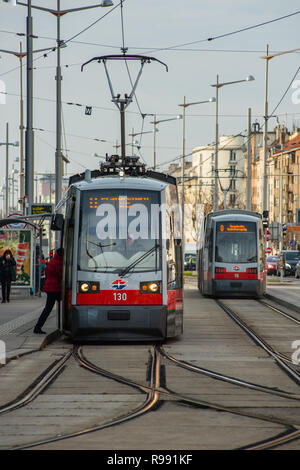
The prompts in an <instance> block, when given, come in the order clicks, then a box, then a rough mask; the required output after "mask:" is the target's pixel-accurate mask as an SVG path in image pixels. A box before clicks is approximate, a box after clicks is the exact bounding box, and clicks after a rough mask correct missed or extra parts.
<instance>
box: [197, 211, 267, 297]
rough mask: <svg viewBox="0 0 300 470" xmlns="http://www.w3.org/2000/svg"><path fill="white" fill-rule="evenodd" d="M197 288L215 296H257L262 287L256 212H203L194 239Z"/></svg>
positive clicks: (261, 248) (261, 236)
mask: <svg viewBox="0 0 300 470" xmlns="http://www.w3.org/2000/svg"><path fill="white" fill-rule="evenodd" d="M197 268H198V287H199V290H200V291H201V293H202V294H204V295H211V296H216V297H222V296H237V297H239V296H253V297H261V296H263V295H264V293H265V289H266V270H265V252H264V234H263V225H262V217H261V215H260V214H259V213H257V212H250V211H244V210H223V211H216V212H212V213H209V214H207V215H206V216H205V217H204V219H203V224H202V227H201V230H200V233H199V238H198V252H197Z"/></svg>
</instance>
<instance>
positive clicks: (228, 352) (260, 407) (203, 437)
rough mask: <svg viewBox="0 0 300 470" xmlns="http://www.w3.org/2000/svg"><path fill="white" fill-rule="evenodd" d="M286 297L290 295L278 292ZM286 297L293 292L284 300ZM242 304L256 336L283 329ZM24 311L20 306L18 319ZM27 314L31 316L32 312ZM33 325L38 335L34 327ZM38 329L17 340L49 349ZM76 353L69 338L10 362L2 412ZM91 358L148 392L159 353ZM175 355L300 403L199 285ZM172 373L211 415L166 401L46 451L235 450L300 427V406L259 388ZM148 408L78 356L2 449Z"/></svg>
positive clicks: (8, 423)
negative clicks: (149, 370) (69, 354)
mask: <svg viewBox="0 0 300 470" xmlns="http://www.w3.org/2000/svg"><path fill="white" fill-rule="evenodd" d="M278 288H279V289H280V288H281V286H277V289H278ZM285 288H286V286H283V290H282V294H283V293H284V291H285ZM30 302H32V304H31V307H32V309H33V312H34V311H37V310H38V306H39V305H41V306H42V304H43V299H31V301H30ZM240 302H241V307H242V308H243V309H244V310H243V315H244V316H249V315H251V317H252V321H253V322H254V327H255V328H256V327H257V326H258V327H259V328H263V329H264V328H267V329H268V325H270V326H272V327H273V328H276V327H277V323H278V321H277V317H276V316H274V314H273V313H272V312H269V313H266V312H265V311H264V313H263V314H260V311H261V312H263V310H259V309H258V308H255V309H253V307H251V306H250V307H247V305H248V302H247V301H245V302H242V301H240ZM251 302H252V303H253V302H254V301H251ZM17 305H18V304H17V303H15V307H14V308H15V310H14V312H15V314H16V312H17ZM14 308H13V309H14ZM35 308H36V310H35ZM260 308H262V307H260ZM33 312H32V313H33ZM27 313H28V314H29V313H30V309H29V310H27ZM27 313H26V314H27ZM6 319H7V318H6ZM262 320H263V324H262V323H261V322H262ZM283 321H285V320H283ZM31 322H32V325H31V327H32V326H33V323H34V321H33V320H31ZM51 322H53V323H51ZM6 323H7V322H6ZM4 326H5V323H3V324H2V329H3V328H4ZM31 327H30V328H29V327H28V325H23V326H20V327H19V329H20V333H19V335H16V337H17V336H20V337H22V338H23V340H24V338H25V339H27V340H29V339H30V338H34V340H36V341H37V340H39V341H40V339H39V338H35V337H34V336H33V335H32V333H31V331H32V329H31ZM54 328H55V319H54V318H52V319H51V320H49V323H47V324H46V325H45V329H46V330H47V329H48V331H49V332H50V331H51V330H53V329H54ZM262 331H264V330H262ZM272 331H274V330H272ZM276 331H277V330H276ZM12 332H13V331H11V333H12ZM281 332H282V328H279V331H278V334H281ZM7 336H8V335H7ZM285 336H286V337H287V338H288V337H289V335H285ZM2 337H3V336H2ZM288 339H289V338H288ZM289 343H290V341H289ZM278 344H279V343H278ZM69 347H70V344H69V343H68V342H67V341H66V340H64V339H63V338H61V339H59V340H58V341H56V342H54V343H53V344H51V345H49V346H48V347H46V348H45V349H43V350H42V351H40V352H38V353H34V354H29V355H26V356H24V357H22V359H21V360H17V361H10V362H9V363H8V364H7V366H6V367H4V368H1V369H0V397H1V403H0V404H4V403H7V402H8V401H9V400H10V399H12V398H13V397H14V396H17V395H18V393H20V392H21V391H23V390H24V389H25V388H26V387H28V386H29V385H30V384H31V382H32V381H33V380H34V379H36V377H38V375H39V374H40V373H41V371H42V370H45V369H46V368H47V367H48V366H49V365H50V364H52V363H53V361H55V360H57V358H58V357H60V356H61V355H62V354H64V353H65V352H66V351H67V350H68V349H69ZM83 349H84V352H85V355H86V357H87V358H88V359H89V360H90V361H91V362H92V363H95V364H97V365H98V367H101V368H103V369H106V370H109V371H111V372H112V373H114V374H117V375H121V376H124V377H127V378H129V379H131V380H134V381H137V382H139V383H142V384H147V374H146V371H147V364H148V363H149V354H150V353H151V351H152V352H153V347H152V345H146V346H145V345H97V346H84V347H83ZM165 350H166V352H167V353H169V354H170V355H171V356H174V357H176V358H177V359H179V360H181V361H185V362H189V363H191V364H194V365H196V366H198V367H202V368H204V369H206V370H208V369H209V370H212V371H214V372H218V373H221V372H222V373H225V374H226V375H228V376H231V377H237V378H239V379H243V380H248V381H251V382H253V383H257V384H260V385H262V386H266V387H269V388H270V390H272V391H273V390H274V391H275V392H276V390H277V389H280V390H283V391H285V392H287V393H292V394H296V395H298V394H299V387H298V384H296V383H295V382H293V381H292V380H291V379H290V377H288V376H287V375H286V374H284V373H283V371H282V370H281V368H279V367H278V366H277V365H276V364H275V362H274V361H273V359H272V358H270V357H269V356H268V354H267V353H266V352H265V351H264V350H262V349H261V348H259V347H258V346H257V345H256V344H255V343H254V342H253V341H252V340H251V338H250V337H249V336H248V335H247V334H246V333H244V332H242V331H241V330H240V328H239V327H238V326H237V325H236V324H235V323H234V322H233V321H232V320H231V319H230V318H229V317H228V316H227V315H226V314H224V312H223V311H222V310H221V309H220V308H219V307H218V306H216V304H215V302H214V301H213V300H212V299H209V298H202V297H201V296H200V294H199V292H198V290H197V289H196V288H195V285H194V286H193V285H191V283H189V284H188V283H187V284H186V289H185V328H184V334H183V335H182V337H180V338H178V339H174V340H172V341H168V342H167V344H166V345H165ZM162 365H164V366H165V367H166V372H165V378H166V382H165V386H166V387H167V389H168V390H170V391H173V392H176V393H177V394H179V395H182V396H185V397H188V398H189V399H191V400H195V401H197V402H199V403H203V406H201V407H193V406H190V405H188V404H187V403H186V404H184V403H180V402H178V400H176V399H175V397H173V396H168V395H165V394H164V393H163V392H162V393H161V394H160V402H159V406H158V407H157V408H156V409H155V410H153V411H151V412H150V413H147V414H145V415H143V416H140V417H139V418H137V419H134V420H131V421H128V422H126V423H123V424H122V425H118V426H113V427H109V428H107V429H102V430H101V431H96V432H92V433H91V432H87V433H85V434H84V435H81V436H80V437H79V436H78V437H76V438H72V439H66V440H60V441H58V442H55V443H48V444H45V445H42V446H38V447H36V448H38V449H42V448H44V449H49V450H50V449H70V450H74V449H85V450H87V449H99V450H100V449H102V450H103V449H104V450H106V449H114V450H115V451H120V450H122V449H123V450H125V449H135V450H142V449H150V450H151V449H192V450H199V449H202V450H217V449H235V448H239V447H240V446H243V445H247V444H249V443H253V442H257V441H262V440H264V439H269V438H270V437H273V436H277V435H279V434H281V433H282V432H284V431H285V429H286V427H285V425H282V424H281V422H280V420H285V421H287V422H292V423H294V422H296V424H297V425H298V426H299V425H300V421H299V419H300V418H299V416H300V415H299V406H300V405H299V400H298V399H297V400H294V399H286V398H282V397H281V396H278V395H277V394H276V393H266V392H262V391H259V392H257V391H253V390H252V389H251V388H249V387H241V386H237V385H235V384H232V383H225V382H224V381H221V380H215V379H214V378H211V377H210V376H207V375H206V374H202V373H201V374H199V373H197V374H196V373H192V372H191V371H187V370H185V369H182V368H178V367H177V366H175V365H173V364H172V363H170V362H169V361H167V360H165V361H164V360H163V361H162ZM12 391H13V392H12ZM144 400H145V395H143V394H141V393H140V392H139V391H138V390H136V389H134V388H131V387H128V386H127V385H125V384H123V383H118V382H116V381H114V380H111V379H108V378H106V377H102V376H98V375H96V374H91V373H90V372H89V371H87V370H84V369H83V368H82V367H80V366H79V364H78V363H76V361H75V359H74V358H73V357H72V358H71V359H70V361H69V362H68V364H67V366H66V368H65V370H64V371H63V372H62V373H61V374H60V375H59V376H58V378H57V379H56V380H55V381H54V382H53V383H52V384H51V385H50V386H49V387H48V388H47V389H46V390H45V391H44V392H43V393H42V394H41V395H39V396H38V397H37V398H36V399H35V400H34V401H33V402H32V403H30V404H29V405H27V406H26V407H24V408H20V409H19V410H16V411H13V412H11V413H7V414H5V415H3V416H1V417H0V423H1V424H2V426H1V427H0V447H2V448H3V449H5V448H11V447H12V446H13V445H17V444H21V443H26V442H37V441H38V440H40V439H47V438H48V437H49V436H50V437H51V436H55V435H57V434H65V433H68V432H71V431H76V430H82V429H89V428H90V427H93V426H95V425H101V424H103V423H105V422H107V421H110V420H111V419H113V418H115V417H119V416H121V415H123V414H125V413H127V412H128V411H130V410H134V409H136V408H137V407H138V406H140V405H141V403H142V402H143V401H144ZM205 404H206V405H205ZM213 404H215V405H217V406H218V407H230V408H232V409H233V410H235V411H238V412H242V413H249V412H250V413H253V414H254V415H257V416H263V417H264V418H263V419H261V418H258V419H257V418H256V417H255V418H253V417H251V418H250V417H248V416H244V415H239V414H236V413H232V412H230V411H227V412H226V411H223V412H220V410H219V409H218V410H216V409H214V408H213V407H212V405H213ZM269 418H270V419H269ZM273 418H276V419H277V421H276V419H275V421H274V419H273ZM278 420H279V421H278ZM299 445H300V443H299V440H298V441H294V442H292V443H289V444H286V445H284V446H283V447H281V448H282V449H286V450H288V449H289V450H292V449H298V450H299ZM141 468H143V467H141Z"/></svg>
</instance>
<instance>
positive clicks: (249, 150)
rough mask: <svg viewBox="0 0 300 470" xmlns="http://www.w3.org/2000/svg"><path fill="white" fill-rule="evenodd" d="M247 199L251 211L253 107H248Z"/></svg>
mask: <svg viewBox="0 0 300 470" xmlns="http://www.w3.org/2000/svg"><path fill="white" fill-rule="evenodd" d="M247 138H248V141H247V201H246V209H247V211H251V108H248V134H247Z"/></svg>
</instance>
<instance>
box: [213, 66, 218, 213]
mask: <svg viewBox="0 0 300 470" xmlns="http://www.w3.org/2000/svg"><path fill="white" fill-rule="evenodd" d="M218 121H219V75H217V81H216V128H215V161H214V164H215V182H214V200H213V210H214V211H217V210H218V149H219V147H218V142H219V122H218Z"/></svg>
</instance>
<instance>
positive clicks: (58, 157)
mask: <svg viewBox="0 0 300 470" xmlns="http://www.w3.org/2000/svg"><path fill="white" fill-rule="evenodd" d="M17 5H22V6H26V7H27V8H28V16H27V54H28V60H27V71H28V74H27V82H28V83H27V100H29V103H28V101H27V121H28V119H29V124H27V131H28V132H29V135H30V138H29V143H28V145H29V146H27V145H26V150H27V152H28V153H29V154H30V155H32V151H33V143H32V141H33V131H32V17H31V9H32V8H34V9H36V10H41V11H46V12H48V13H51V14H52V15H54V16H56V18H57V35H56V43H57V66H56V152H55V204H56V205H57V204H58V203H59V201H60V199H61V185H62V149H61V127H62V125H61V81H62V74H61V63H60V49H61V47H64V46H65V43H64V41H62V40H61V38H60V18H61V16H64V15H66V14H67V13H72V12H75V11H82V10H89V9H91V8H99V7H110V6H113V2H112V1H111V0H102V2H101V3H99V4H97V5H90V6H86V7H78V8H70V9H67V10H61V8H60V0H57V8H56V9H52V8H46V7H41V6H37V5H31V0H28V2H27V3H22V2H19V1H18V0H17ZM29 69H31V70H30V71H29ZM31 166H32V168H29V170H28V174H29V178H30V186H33V181H32V179H33V174H32V173H33V157H32V161H31ZM25 183H26V181H25ZM28 184H29V183H28ZM27 195H28V196H30V194H29V193H28V192H27ZM31 199H32V191H31ZM30 203H32V200H31V202H30V197H29V204H30ZM59 210H61V209H59ZM57 241H58V239H57Z"/></svg>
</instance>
